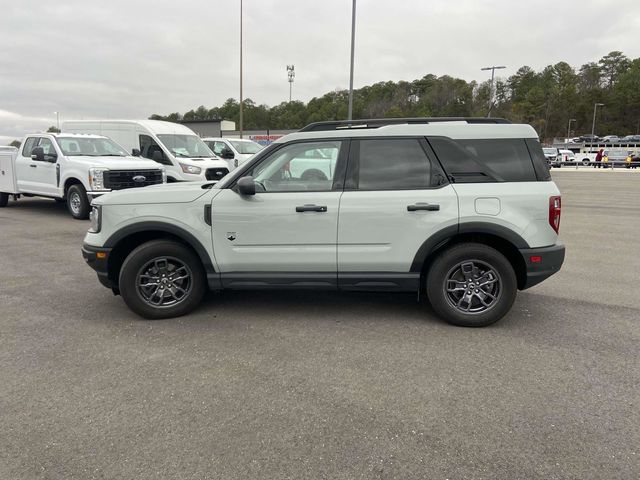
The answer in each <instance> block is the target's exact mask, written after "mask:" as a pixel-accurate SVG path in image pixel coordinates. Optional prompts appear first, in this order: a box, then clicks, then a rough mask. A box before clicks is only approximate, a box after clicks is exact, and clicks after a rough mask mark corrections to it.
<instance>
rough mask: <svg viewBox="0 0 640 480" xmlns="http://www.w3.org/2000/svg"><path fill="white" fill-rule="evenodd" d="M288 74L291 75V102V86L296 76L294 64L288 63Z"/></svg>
mask: <svg viewBox="0 0 640 480" xmlns="http://www.w3.org/2000/svg"><path fill="white" fill-rule="evenodd" d="M287 76H288V77H289V103H291V88H292V87H293V79H294V78H295V77H296V67H295V66H294V65H287Z"/></svg>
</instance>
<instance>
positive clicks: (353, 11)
mask: <svg viewBox="0 0 640 480" xmlns="http://www.w3.org/2000/svg"><path fill="white" fill-rule="evenodd" d="M355 43H356V0H353V7H352V8H351V73H350V75H349V110H348V112H347V120H352V119H353V52H354V46H355Z"/></svg>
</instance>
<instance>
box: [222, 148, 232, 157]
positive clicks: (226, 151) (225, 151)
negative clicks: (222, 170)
mask: <svg viewBox="0 0 640 480" xmlns="http://www.w3.org/2000/svg"><path fill="white" fill-rule="evenodd" d="M220 156H221V157H222V158H224V159H225V160H233V159H234V158H235V155H234V154H233V150H231V149H230V148H223V149H222V151H221V152H220Z"/></svg>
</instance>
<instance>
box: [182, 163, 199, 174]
mask: <svg viewBox="0 0 640 480" xmlns="http://www.w3.org/2000/svg"><path fill="white" fill-rule="evenodd" d="M180 168H181V169H182V171H183V172H184V173H191V174H193V175H200V172H201V171H202V169H201V168H200V167H196V166H194V165H187V164H186V163H181V164H180Z"/></svg>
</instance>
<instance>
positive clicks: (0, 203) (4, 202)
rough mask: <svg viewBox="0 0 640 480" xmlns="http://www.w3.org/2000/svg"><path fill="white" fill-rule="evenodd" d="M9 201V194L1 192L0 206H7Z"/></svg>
mask: <svg viewBox="0 0 640 480" xmlns="http://www.w3.org/2000/svg"><path fill="white" fill-rule="evenodd" d="M8 203H9V194H8V193H3V192H0V208H1V207H6V206H7V204H8Z"/></svg>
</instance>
